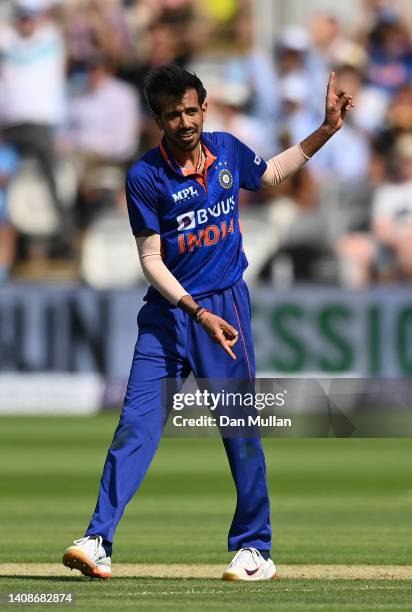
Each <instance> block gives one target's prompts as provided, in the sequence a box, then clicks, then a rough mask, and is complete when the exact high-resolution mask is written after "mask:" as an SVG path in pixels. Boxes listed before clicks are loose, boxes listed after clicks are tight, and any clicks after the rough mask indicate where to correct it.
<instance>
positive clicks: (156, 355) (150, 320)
mask: <svg viewBox="0 0 412 612" xmlns="http://www.w3.org/2000/svg"><path fill="white" fill-rule="evenodd" d="M198 302H199V304H201V305H202V306H204V307H205V308H208V309H209V310H210V311H211V312H213V313H214V314H217V315H219V316H220V317H222V318H223V319H225V321H227V322H228V323H230V324H231V325H233V326H234V327H235V328H236V329H237V330H238V331H239V339H238V341H237V343H236V344H235V346H234V347H233V351H234V352H235V354H236V357H237V359H236V360H233V359H231V358H230V357H229V355H227V353H226V352H225V351H224V350H223V349H222V347H221V346H219V345H218V344H215V343H214V342H213V341H212V340H211V339H210V338H209V336H208V335H207V334H206V332H205V331H204V330H203V329H202V327H201V326H200V325H199V324H197V323H194V322H193V321H192V320H191V318H190V317H189V316H188V315H187V314H186V313H185V312H183V311H182V310H181V309H179V308H175V307H173V306H169V305H167V304H162V303H155V302H151V303H147V304H145V305H144V306H143V308H142V309H141V310H140V312H139V315H138V326H139V334H138V338H137V342H136V347H135V351H134V356H133V362H132V366H131V371H130V377H129V382H128V386H127V391H126V396H125V400H124V405H123V409H122V413H121V416H120V422H119V425H118V427H117V429H116V431H115V434H114V438H113V442H112V445H111V447H110V448H109V451H108V454H107V458H106V462H105V465H104V469H103V475H102V479H101V483H100V491H99V497H98V500H97V504H96V509H95V511H94V514H93V516H92V518H91V521H90V524H89V527H88V529H87V531H86V535H101V536H102V537H103V538H104V539H105V540H107V541H108V542H113V537H114V533H115V530H116V527H117V524H118V522H119V520H120V518H121V517H122V515H123V512H124V509H125V507H126V504H127V503H128V502H129V500H130V499H131V498H132V497H133V495H134V494H135V493H136V491H137V489H138V488H139V486H140V484H141V482H142V481H143V478H144V476H145V474H146V472H147V470H148V468H149V465H150V463H151V461H152V459H153V456H154V454H155V452H156V450H157V447H158V444H159V441H160V438H161V435H162V427H163V425H164V422H163V419H162V409H161V404H162V380H163V379H165V378H169V379H170V378H174V379H176V381H180V380H182V379H185V378H186V377H187V376H188V375H189V374H190V372H191V371H192V372H193V374H194V376H195V377H196V378H209V379H213V378H215V379H223V378H227V379H231V378H237V379H249V378H253V377H254V376H255V360H254V351H253V342H252V333H251V312H250V300H249V292H248V289H247V286H246V284H245V282H244V281H243V280H241V281H239V282H238V283H236V284H235V285H234V286H232V287H231V288H229V289H226V290H225V291H221V292H218V293H215V294H213V295H211V296H208V297H205V298H202V299H199V300H198ZM177 384H178V383H177ZM223 443H224V446H225V450H226V454H227V457H228V460H229V465H230V469H231V472H232V476H233V479H234V482H235V485H236V491H237V504H236V509H235V513H234V517H233V521H232V524H231V527H230V530H229V535H228V550H230V551H234V550H238V549H239V548H243V547H248V546H251V547H254V548H258V549H261V550H270V548H271V527H270V508H269V495H268V490H267V480H266V466H265V458H264V454H263V450H262V444H261V440H260V438H259V437H253V438H251V437H248V438H224V440H223Z"/></svg>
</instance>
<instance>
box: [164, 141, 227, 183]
mask: <svg viewBox="0 0 412 612" xmlns="http://www.w3.org/2000/svg"><path fill="white" fill-rule="evenodd" d="M200 140H201V142H202V144H203V149H204V152H205V154H206V162H205V167H204V170H206V171H207V169H208V168H209V167H210V166H211V165H212V164H214V163H215V161H216V160H217V154H216V153H217V152H216V150H215V148H214V146H213V144H211V142H210V138H208V136H207V134H205V133H203V134H202V135H201V137H200ZM160 153H161V155H162V158H163V160H164V162H165V163H166V164H167V165H168V166H169V168H171V169H172V170H173V172H176V173H177V174H178V175H179V176H193V177H198V176H201V175H199V174H198V173H197V172H190V171H189V172H187V171H185V169H184V168H182V167H181V166H180V165H179V164H178V163H177V161H176V160H175V159H174V157H173V156H172V154H171V153H170V150H169V147H168V146H167V141H166V138H165V137H163V138H162V141H161V143H160Z"/></svg>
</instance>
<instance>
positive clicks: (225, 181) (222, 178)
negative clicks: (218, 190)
mask: <svg viewBox="0 0 412 612" xmlns="http://www.w3.org/2000/svg"><path fill="white" fill-rule="evenodd" d="M218 178H219V183H220V186H221V187H223V189H230V188H231V187H232V185H233V176H232V173H231V172H230V170H228V169H227V168H223V170H221V171H220V172H219V177H218Z"/></svg>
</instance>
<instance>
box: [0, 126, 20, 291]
mask: <svg viewBox="0 0 412 612" xmlns="http://www.w3.org/2000/svg"><path fill="white" fill-rule="evenodd" d="M18 164H19V157H18V155H17V153H16V151H15V150H14V149H13V147H10V146H9V145H7V144H5V143H3V142H2V141H1V137H0V285H2V284H3V283H4V282H5V280H6V279H7V276H8V272H9V270H10V268H11V266H12V264H13V261H14V255H15V247H16V233H15V231H14V228H13V227H12V225H11V224H10V223H9V222H8V219H7V188H8V185H9V183H10V179H11V177H12V176H13V174H14V173H15V172H16V170H17V168H18Z"/></svg>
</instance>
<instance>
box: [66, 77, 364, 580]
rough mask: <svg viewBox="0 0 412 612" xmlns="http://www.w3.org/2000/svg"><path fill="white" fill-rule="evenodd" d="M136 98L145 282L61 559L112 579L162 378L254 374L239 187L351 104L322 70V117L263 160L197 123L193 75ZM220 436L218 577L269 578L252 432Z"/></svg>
mask: <svg viewBox="0 0 412 612" xmlns="http://www.w3.org/2000/svg"><path fill="white" fill-rule="evenodd" d="M145 96H146V100H147V103H148V105H149V107H150V110H151V113H152V116H153V119H154V120H155V122H156V124H157V126H158V128H159V129H160V130H161V132H162V134H163V138H162V141H161V144H160V145H159V146H158V147H156V148H154V149H152V150H150V151H148V152H147V153H146V154H145V155H144V156H143V157H142V158H141V159H140V160H139V161H137V162H136V163H135V164H134V165H133V166H132V167H131V169H130V170H129V172H128V175H127V179H126V195H127V204H128V211H129V217H130V224H131V227H132V231H133V234H134V235H135V237H136V242H137V249H138V253H139V257H140V261H141V265H142V268H143V271H144V274H145V276H146V278H147V280H148V281H149V283H150V285H151V286H150V288H149V290H148V292H147V295H146V297H145V302H146V303H145V305H144V306H143V307H142V309H141V310H140V312H139V315H138V327H139V333H138V338H137V342H136V347H135V351H134V356H133V362H132V366H131V371H130V377H129V382H128V387H127V391H126V396H125V400H124V405H123V409H122V413H121V416H120V421H119V425H118V427H117V429H116V431H115V434H114V438H113V442H112V445H111V446H110V448H109V451H108V454H107V458H106V462H105V465H104V469H103V475H102V479H101V484H100V492H99V496H98V500H97V505H96V508H95V511H94V514H93V516H92V518H91V521H90V524H89V526H88V528H87V530H86V532H85V535H84V537H83V538H80V539H78V540H75V541H74V544H73V545H72V546H70V547H69V548H67V549H66V551H65V553H64V556H63V563H64V565H66V566H68V567H70V568H76V569H78V570H80V571H81V572H82V573H83V574H84V575H86V576H91V577H98V578H102V579H107V578H110V576H111V555H112V543H113V538H114V534H115V530H116V527H117V525H118V523H119V521H120V519H121V517H122V515H123V512H124V509H125V506H126V504H127V503H128V501H129V500H130V499H131V498H132V497H133V495H134V494H135V493H136V491H137V489H138V488H139V486H140V484H141V482H142V480H143V478H144V476H145V474H146V472H147V470H148V468H149V465H150V463H151V461H152V459H153V456H154V454H155V452H156V449H157V447H158V444H159V441H160V438H161V435H162V428H163V426H164V419H163V418H162V416H161V415H162V407H161V404H162V401H161V400H162V381H164V379H166V378H167V379H170V378H172V379H176V381H182V380H184V379H185V378H186V377H187V376H188V375H189V373H190V372H193V374H194V376H195V377H197V378H206V379H213V378H220V379H222V378H226V379H253V377H254V376H255V360H254V351H253V341H252V332H251V312H250V301H249V293H248V289H247V286H246V284H245V282H244V281H243V280H242V275H243V272H244V270H245V268H246V266H247V259H246V256H245V253H244V252H243V249H242V235H241V232H240V229H239V211H238V200H239V190H240V189H241V188H242V189H249V190H252V191H256V190H258V189H259V188H260V187H261V185H262V184H264V185H270V186H275V185H277V184H279V183H280V182H281V181H282V180H284V179H285V178H287V177H289V176H290V175H292V174H293V173H294V172H296V171H297V170H299V168H301V167H302V166H303V165H304V164H305V163H306V162H307V160H308V159H310V158H311V157H312V155H313V154H314V153H316V151H318V149H320V148H321V147H322V146H323V145H324V144H325V143H326V142H327V140H328V139H329V138H330V137H331V136H332V135H333V134H334V133H335V132H336V131H337V130H339V129H340V128H341V126H342V125H343V122H344V119H345V114H346V112H347V111H348V110H349V109H350V108H351V106H353V104H352V96H351V95H349V94H347V93H344V92H337V91H336V89H335V74H334V73H332V74H331V75H330V78H329V82H328V85H327V93H326V112H325V120H324V122H323V124H322V125H321V126H320V127H319V129H317V130H316V131H315V132H314V133H313V134H311V135H310V136H308V137H307V138H306V139H305V140H303V141H302V142H301V143H300V144H298V145H295V146H294V147H291V148H290V149H288V150H286V151H284V152H283V153H280V154H279V155H276V156H275V157H273V158H272V159H269V160H268V161H264V160H263V159H261V158H260V157H259V156H258V155H257V154H256V153H255V152H253V151H251V150H250V149H249V148H248V147H247V146H245V145H244V144H243V143H242V142H240V141H239V140H237V139H236V138H235V137H234V136H232V135H231V134H228V133H224V132H215V133H207V132H204V131H203V124H204V121H205V118H206V114H207V101H206V90H205V88H204V86H203V84H202V82H201V81H200V80H199V78H198V77H197V76H196V75H194V74H190V73H189V72H186V71H185V70H183V69H182V68H179V67H177V66H174V65H171V66H164V67H160V68H156V69H154V70H152V71H151V72H150V73H149V74H148V76H147V78H146V83H145ZM114 111H115V109H114ZM223 444H224V446H225V450H226V453H227V457H228V461H229V465H230V469H231V472H232V476H233V479H234V481H235V485H236V491H237V504H236V510H235V513H234V517H233V521H232V524H231V526H230V529H229V536H228V549H229V551H237V552H236V554H235V556H234V558H233V560H232V561H231V563H230V564H229V566H228V568H227V570H226V571H225V572H224V574H223V578H224V579H225V580H253V581H255V580H268V579H271V578H274V577H275V575H276V568H275V564H274V562H273V561H272V559H271V553H270V551H271V527H270V510H269V494H268V489H267V481H266V467H265V458H264V454H263V450H262V444H261V439H260V438H259V437H248V438H242V437H235V438H224V439H223Z"/></svg>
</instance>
